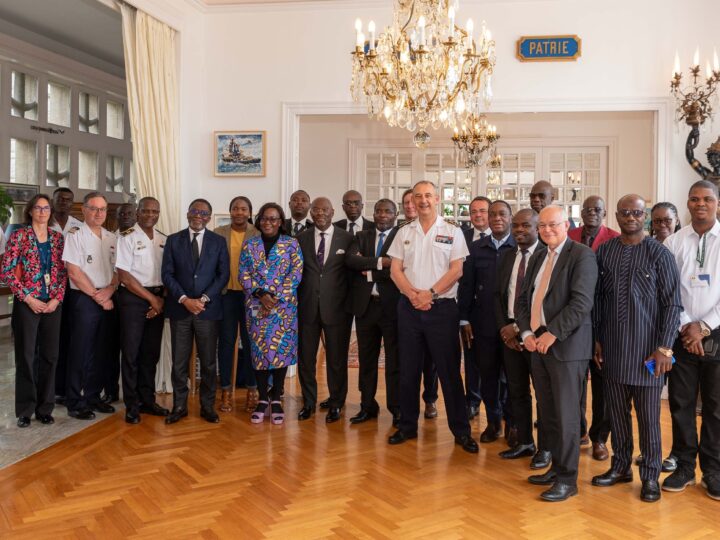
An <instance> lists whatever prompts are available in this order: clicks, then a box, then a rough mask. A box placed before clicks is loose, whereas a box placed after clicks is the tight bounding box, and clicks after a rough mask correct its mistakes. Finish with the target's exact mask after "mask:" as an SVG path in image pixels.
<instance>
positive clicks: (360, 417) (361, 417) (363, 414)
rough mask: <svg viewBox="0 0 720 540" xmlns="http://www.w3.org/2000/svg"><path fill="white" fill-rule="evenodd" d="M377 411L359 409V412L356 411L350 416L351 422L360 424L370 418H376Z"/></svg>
mask: <svg viewBox="0 0 720 540" xmlns="http://www.w3.org/2000/svg"><path fill="white" fill-rule="evenodd" d="M377 417H378V413H377V412H374V413H373V412H368V411H364V410H362V409H360V412H359V413H357V414H356V415H355V416H353V417H352V418H350V423H351V424H362V423H363V422H367V421H368V420H372V419H373V418H377Z"/></svg>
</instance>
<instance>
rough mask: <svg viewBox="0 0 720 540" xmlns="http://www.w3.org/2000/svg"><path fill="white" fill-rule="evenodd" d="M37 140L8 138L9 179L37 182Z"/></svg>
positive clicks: (24, 182) (20, 182) (25, 182)
mask: <svg viewBox="0 0 720 540" xmlns="http://www.w3.org/2000/svg"><path fill="white" fill-rule="evenodd" d="M37 158H38V156H37V142H35V141H25V140H23V139H10V181H11V182H15V183H18V184H37Z"/></svg>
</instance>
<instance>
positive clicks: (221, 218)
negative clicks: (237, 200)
mask: <svg viewBox="0 0 720 540" xmlns="http://www.w3.org/2000/svg"><path fill="white" fill-rule="evenodd" d="M231 221H232V218H231V217H230V214H213V229H217V228H218V227H222V226H223V225H230V222H231Z"/></svg>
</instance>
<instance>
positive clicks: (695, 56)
mask: <svg viewBox="0 0 720 540" xmlns="http://www.w3.org/2000/svg"><path fill="white" fill-rule="evenodd" d="M692 65H693V67H696V68H699V67H700V47H698V48H696V49H695V54H693V63H692Z"/></svg>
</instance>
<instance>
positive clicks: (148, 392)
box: [115, 225, 167, 414]
mask: <svg viewBox="0 0 720 540" xmlns="http://www.w3.org/2000/svg"><path fill="white" fill-rule="evenodd" d="M166 240H167V236H165V235H164V234H163V233H161V232H160V231H158V230H157V229H155V230H154V231H153V237H152V238H150V237H149V236H148V235H147V234H146V233H145V231H143V230H142V228H141V227H139V226H138V225H135V226H133V227H130V228H129V229H126V230H125V231H123V232H121V233H119V237H118V245H117V262H116V263H115V266H116V268H118V269H119V270H124V271H126V272H129V273H130V274H131V275H132V276H133V277H134V278H135V279H136V280H137V281H138V282H139V283H140V285H142V286H143V287H145V288H146V289H147V290H148V291H149V292H150V293H151V294H154V295H155V296H159V297H162V296H163V293H164V289H163V286H162V278H161V267H162V258H163V250H164V248H165V241H166ZM118 308H119V310H120V327H121V328H122V332H121V335H122V344H121V349H122V385H123V401H124V402H125V407H126V409H127V410H128V411H131V410H132V411H133V412H134V413H136V414H137V413H138V412H141V411H147V412H151V411H150V410H149V409H148V408H151V407H153V405H154V404H155V372H156V369H157V363H158V360H159V358H160V347H161V343H162V333H163V327H164V317H163V316H162V315H156V316H155V317H152V318H150V319H148V318H147V316H146V315H147V313H148V310H149V309H150V303H149V302H148V301H147V300H145V299H144V298H141V297H140V296H137V295H136V294H134V293H133V292H132V291H130V289H128V288H126V287H124V286H121V287H120V288H119V290H118ZM151 414H157V413H156V412H155V413H151Z"/></svg>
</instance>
